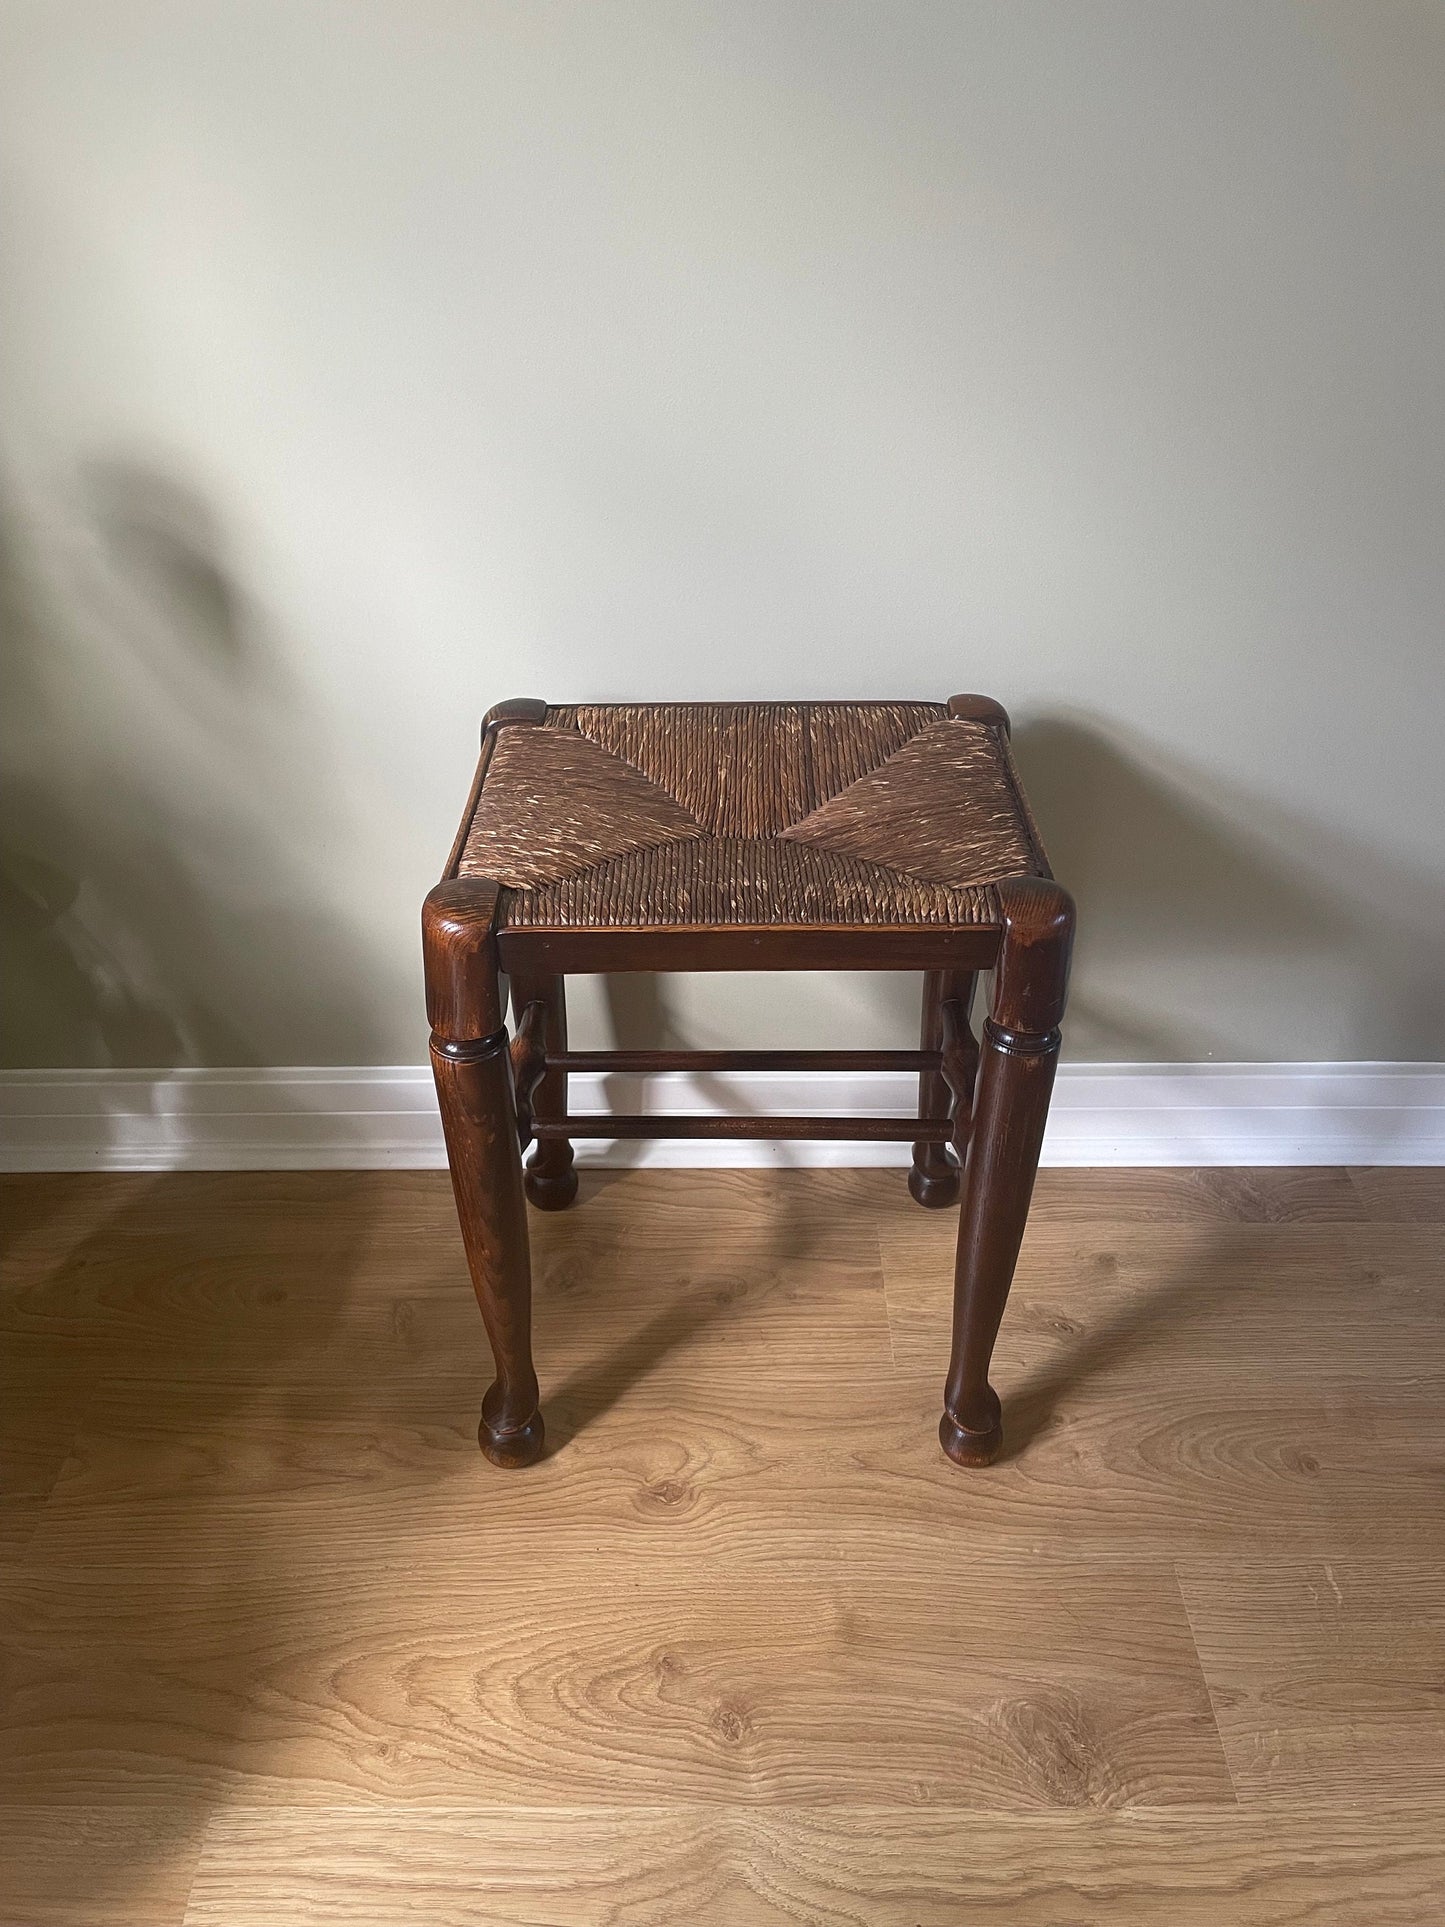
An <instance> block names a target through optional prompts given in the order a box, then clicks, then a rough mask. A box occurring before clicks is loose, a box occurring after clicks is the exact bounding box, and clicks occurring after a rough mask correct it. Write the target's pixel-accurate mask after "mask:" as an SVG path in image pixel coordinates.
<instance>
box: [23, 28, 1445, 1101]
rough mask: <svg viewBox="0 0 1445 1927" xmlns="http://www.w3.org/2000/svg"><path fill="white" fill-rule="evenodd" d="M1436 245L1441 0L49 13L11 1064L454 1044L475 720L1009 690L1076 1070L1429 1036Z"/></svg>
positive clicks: (827, 1021)
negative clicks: (431, 1039)
mask: <svg viewBox="0 0 1445 1927" xmlns="http://www.w3.org/2000/svg"><path fill="white" fill-rule="evenodd" d="M1442 233H1445V8H1442V7H1441V6H1439V5H1438V4H1430V3H1429V0H1426V3H1425V4H1421V5H1418V6H1412V5H1396V4H1393V3H1392V0H1358V4H1344V3H1343V0H1316V3H1315V4H1309V5H1287V4H1282V3H1279V0H1244V3H1243V4H1239V5H1228V4H1222V3H1221V4H1216V3H1215V0H1188V4H1170V3H1169V0H1135V3H1134V4H1105V3H1104V0H1055V3H1054V4H1029V0H994V3H993V4H970V3H969V0H948V3H947V4H940V5H927V4H912V3H910V0H876V3H875V4H871V5H852V4H845V3H843V0H810V4H789V0H769V4H753V3H751V0H717V4H714V5H694V4H688V0H658V4H655V5H654V4H641V3H639V0H572V3H571V4H565V5H547V4H539V3H538V0H517V3H516V4H511V5H489V4H483V3H482V0H475V3H474V4H462V0H450V3H448V4H443V3H442V0H391V4H367V3H366V0H356V3H355V4H346V5H343V4H339V3H338V4H334V5H319V4H307V3H306V0H278V3H277V4H262V3H261V0H252V3H251V4H244V5H242V4H222V3H221V0H210V3H207V0H187V3H186V4H173V5H160V4H154V3H152V0H88V3H87V4H73V3H67V0H6V3H5V4H4V5H3V8H0V247H3V254H0V518H3V541H4V556H5V585H4V586H5V610H6V627H7V670H6V677H7V700H6V703H5V710H4V731H5V748H6V779H5V780H6V788H5V799H4V828H3V838H4V876H5V894H6V947H5V962H6V981H7V994H6V997H5V1003H4V1011H5V1049H6V1052H7V1055H8V1061H9V1062H11V1063H12V1064H22V1065H63V1064H105V1063H116V1064H125V1065H161V1064H173V1063H184V1062H197V1063H212V1064H246V1063H273V1064H287V1063H293V1064H301V1063H330V1062H343V1063H369V1062H400V1061H409V1060H412V1059H415V1058H418V1057H419V1056H420V1055H421V1053H422V1049H423V1030H422V1025H421V1019H420V1005H419V992H418V981H417V980H418V965H417V939H416V921H417V907H418V904H419V901H420V898H421V896H422V894H423V892H424V890H425V888H426V887H427V885H428V883H429V882H430V881H431V880H432V877H433V876H434V874H435V872H436V870H437V868H438V866H439V864H440V861H441V859H442V856H443V855H444V853H445V850H446V847H447V844H448V842H449V839H450V836H451V833H452V829H453V826H454V820H455V817H456V814H457V810H458V806H459V804H460V801H461V798H462V796H463V794H464V793H465V789H466V785H467V781H468V778H469V775H470V771H471V764H472V755H473V745H474V740H475V729H476V721H477V718H478V716H479V715H480V713H481V711H482V710H483V709H484V708H485V707H486V706H487V705H488V704H489V703H490V702H492V701H493V700H495V699H496V698H498V697H500V696H505V695H511V694H516V693H524V694H531V693H536V694H542V695H546V696H550V697H552V698H554V699H558V700H561V699H568V698H594V699H605V698H610V697H632V698H637V697H664V696H671V697H709V696H756V697H785V696H793V695H798V696H802V695H823V694H839V695H845V694H846V695H855V696H877V695H909V696H913V695H928V696H933V695H945V694H947V693H948V692H950V691H952V690H955V689H968V688H974V689H980V690H984V691H987V692H989V693H991V694H994V695H997V696H999V697H1000V698H1002V699H1003V701H1005V702H1006V703H1007V704H1008V705H1009V707H1010V708H1011V709H1012V710H1013V711H1014V714H1015V717H1016V719H1017V722H1018V745H1019V754H1020V759H1021V761H1022V764H1023V766H1024V770H1025V774H1026V776H1027V777H1028V778H1029V780H1030V782H1031V783H1032V785H1033V788H1034V793H1035V796H1036V799H1037V803H1038V809H1039V815H1040V817H1041V820H1042V823H1043V826H1044V830H1045V834H1046V837H1047V838H1048V840H1049V842H1050V844H1051V848H1052V852H1053V855H1054V860H1055V866H1056V868H1057V870H1058V872H1059V874H1060V875H1061V876H1062V877H1063V878H1064V879H1065V880H1066V881H1067V882H1069V883H1071V884H1072V885H1073V886H1074V887H1075V889H1076V892H1077V894H1078V896H1079V899H1080V904H1081V911H1082V917H1083V931H1084V935H1083V939H1082V945H1081V960H1080V966H1079V971H1078V977H1077V996H1076V1007H1075V1021H1074V1023H1073V1027H1072V1031H1071V1036H1070V1047H1071V1049H1072V1050H1073V1052H1074V1053H1075V1055H1077V1056H1092V1057H1098V1058H1142V1059H1180V1058H1194V1057H1208V1056H1215V1057H1221V1058H1226V1059H1230V1058H1265V1059H1273V1058H1301V1059H1330V1058H1354V1057H1364V1058H1370V1057H1380V1058H1396V1057H1399V1058H1407V1059H1422V1058H1439V1057H1442V1056H1445V1049H1442V1043H1445V1037H1442V1031H1445V1011H1442V999H1441V996H1440V982H1441V975H1442V948H1445V935H1442V932H1445V863H1442V853H1441V820H1440V819H1441V800H1442V782H1441V774H1440V769H1441V734H1442V727H1441V726H1442V718H1445V700H1442V698H1445V691H1442V635H1441V631H1442V614H1445V562H1442V558H1445V541H1442V503H1445V434H1442V428H1445V422H1442V413H1445V408H1442V399H1445V397H1442V373H1441V354H1442V333H1445V323H1442V317H1445V243H1442ZM912 995H913V986H912V984H911V983H910V982H905V981H903V980H886V979H871V980H870V979H861V978H853V979H837V980H828V981H826V982H817V981H813V982H807V981H800V980H782V981H779V982H777V983H775V984H769V985H763V984H760V983H759V982H758V981H757V980H752V981H744V980H738V981H733V982H728V981H723V980H717V981H708V980H702V979H698V980H693V981H691V982H673V981H669V982H666V983H664V984H662V985H660V986H658V987H656V988H655V989H654V990H649V988H648V987H647V986H646V985H645V984H642V983H640V982H637V981H630V982H629V981H622V982H619V983H617V984H615V985H614V986H612V988H611V992H610V996H609V995H608V994H606V993H605V992H604V989H603V987H601V986H598V985H585V986H582V987H580V990H579V995H578V997H577V999H576V1004H577V1008H578V1010H579V1012H580V1014H581V1015H580V1022H579V1025H578V1028H579V1030H580V1032H581V1033H582V1034H583V1035H584V1036H585V1035H589V1034H590V1035H591V1036H592V1037H593V1038H596V1039H599V1040H601V1039H603V1038H605V1036H606V1035H607V1025H608V1023H609V1022H611V1023H612V1024H613V1025H614V1027H615V1028H616V1029H618V1030H620V1031H621V1033H622V1034H623V1035H624V1036H625V1037H626V1038H628V1039H629V1040H632V1039H638V1038H641V1037H644V1036H647V1035H657V1034H658V1033H659V1032H660V1031H662V1030H664V1029H667V1028H670V1029H671V1030H672V1032H673V1033H675V1034H676V1035H678V1036H680V1037H682V1038H686V1039H689V1040H692V1041H695V1042H698V1043H704V1042H707V1043H710V1042H715V1041H727V1040H735V1041H745V1040H747V1039H752V1038H755V1039H757V1040H759V1041H766V1040H771V1039H774V1038H783V1037H792V1038H795V1039H798V1040H805V1039H815V1040H817V1041H820V1042H822V1041H832V1040H841V1039H844V1038H853V1039H856V1040H860V1041H861V1040H864V1039H865V1038H866V1039H879V1040H884V1039H887V1038H890V1037H898V1038H903V1037H906V1036H908V1035H909V1034H911V1031H912V1024H913V1017H912V1008H911V1004H912Z"/></svg>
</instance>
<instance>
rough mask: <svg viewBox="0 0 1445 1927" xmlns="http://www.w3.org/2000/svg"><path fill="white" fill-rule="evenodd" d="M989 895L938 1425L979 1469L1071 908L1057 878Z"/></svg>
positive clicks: (1030, 1181) (990, 1436) (962, 1458)
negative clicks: (989, 999)
mask: <svg viewBox="0 0 1445 1927" xmlns="http://www.w3.org/2000/svg"><path fill="white" fill-rule="evenodd" d="M998 893H999V900H1000V905H1001V908H1002V912H1003V923H1004V936H1003V944H1002V947H1001V950H1000V953H999V962H998V968H997V971H996V973H995V979H994V996H993V1009H992V1013H991V1015H990V1016H989V1017H988V1018H987V1019H986V1020H985V1022H984V1026H983V1043H982V1050H981V1057H980V1063H979V1071H978V1084H977V1089H976V1092H975V1095H974V1105H973V1121H972V1131H971V1134H970V1137H969V1143H968V1155H967V1159H966V1161H965V1165H964V1177H963V1211H962V1214H961V1217H960V1220H959V1228H958V1264H957V1269H956V1272H955V1275H954V1298H953V1353H952V1358H951V1360H950V1364H949V1372H948V1384H947V1387H946V1389H945V1392H944V1410H943V1418H942V1420H941V1422H940V1424H939V1428H938V1434H939V1438H940V1440H941V1442H942V1444H943V1449H944V1451H945V1452H946V1453H947V1454H948V1456H949V1458H951V1459H952V1460H953V1461H954V1463H955V1464H957V1465H988V1464H989V1463H990V1462H991V1461H992V1460H993V1459H995V1458H996V1457H997V1456H998V1453H999V1450H1000V1448H1001V1447H1002V1445H1003V1420H1002V1415H1001V1413H1000V1409H999V1401H998V1395H997V1394H996V1393H995V1391H994V1389H993V1387H992V1386H991V1385H990V1384H989V1382H988V1369H989V1361H990V1360H991V1358H992V1357H993V1347H994V1340H995V1339H996V1338H997V1336H998V1328H999V1323H1000V1321H1001V1319H1002V1318H1003V1311H1004V1306H1005V1304H1006V1303H1007V1301H1008V1294H1009V1286H1010V1285H1011V1284H1012V1283H1013V1275H1014V1266H1015V1264H1016V1262H1017V1260H1018V1254H1019V1246H1020V1244H1021V1243H1022V1240H1023V1234H1024V1225H1025V1223H1026V1221H1027V1219H1028V1210H1029V1200H1030V1198H1031V1196H1032V1195H1033V1188H1034V1176H1035V1173H1036V1172H1037V1170H1038V1162H1039V1147H1040V1145H1041V1144H1042V1142H1043V1135H1044V1123H1045V1120H1046V1119H1047V1117H1048V1110H1049V1093H1050V1091H1051V1090H1052V1088H1053V1082H1054V1068H1055V1065H1056V1064H1057V1062H1058V1055H1059V1043H1060V1038H1059V1028H1058V1026H1059V1020H1060V1019H1061V1017H1062V1016H1063V1011H1064V996H1065V990H1066V986H1067V980H1068V962H1069V949H1070V945H1071V943H1072V939H1073V925H1074V911H1073V904H1072V902H1071V900H1070V898H1069V896H1068V893H1067V892H1066V891H1064V890H1062V889H1060V888H1059V886H1058V885H1057V884H1055V883H1052V882H1049V881H1047V880H1045V879H1043V878H1019V879H1015V880H1011V881H1009V882H1006V883H1002V884H1000V885H999V886H998Z"/></svg>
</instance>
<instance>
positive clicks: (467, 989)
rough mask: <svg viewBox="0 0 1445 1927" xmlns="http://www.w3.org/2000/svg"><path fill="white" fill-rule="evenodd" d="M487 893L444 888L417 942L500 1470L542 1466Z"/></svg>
mask: <svg viewBox="0 0 1445 1927" xmlns="http://www.w3.org/2000/svg"><path fill="white" fill-rule="evenodd" d="M497 895H498V893H497V890H496V887H495V886H494V885H490V884H478V883H473V882H466V881H458V882H453V883H441V884H438V885H437V886H436V888H435V889H434V890H433V891H432V892H431V894H430V895H429V896H428V898H427V900H426V906H425V911H424V914H423V920H422V941H423V951H424V959H425V964H426V986H427V1014H428V1016H429V1017H430V1019H431V1024H432V1036H431V1061H432V1074H433V1077H434V1078H435V1080H436V1089H437V1102H438V1105H439V1106H440V1109H441V1118H442V1129H443V1131H444V1132H445V1134H446V1145H447V1160H448V1163H449V1164H450V1166H451V1174H452V1187H453V1189H454V1191H455V1193H456V1200H457V1215H458V1218H459V1219H460V1221H461V1231H462V1242H463V1244H464V1245H465V1247H466V1253H467V1264H468V1267H469V1269H470V1271H471V1275H472V1285H473V1288H474V1289H475V1291H476V1295H477V1302H478V1304H479V1305H480V1306H481V1311H482V1318H483V1321H484V1322H485V1325H486V1328H487V1337H488V1339H489V1340H490V1342H491V1347H492V1357H493V1359H494V1361H495V1364H496V1369H497V1376H496V1378H495V1380H494V1381H493V1383H492V1385H491V1387H490V1389H489V1390H488V1392H487V1395H486V1397H485V1398H484V1400H483V1401H482V1418H481V1428H480V1432H479V1439H480V1442H481V1446H482V1450H483V1451H484V1452H485V1453H486V1455H487V1457H488V1458H489V1459H491V1460H492V1462H493V1463H494V1464H496V1465H500V1466H507V1467H512V1466H521V1465H529V1464H531V1463H532V1462H533V1461H534V1460H535V1459H537V1458H539V1457H540V1456H541V1452H542V1438H543V1427H542V1416H541V1413H540V1411H539V1410H538V1405H537V1374H536V1372H535V1370H534V1369H533V1365H532V1335H531V1334H532V1273H531V1257H530V1253H529V1250H528V1245H527V1212H526V1203H525V1200H524V1196H523V1192H522V1161H521V1153H520V1148H519V1144H518V1137H517V1116H516V1109H515V1106H514V1103H513V1098H512V1076H511V1063H510V1059H509V1056H508V1048H507V1033H506V1031H505V1029H503V1028H502V1001H501V987H500V984H499V981H498V975H497V962H496V943H495V939H494V936H493V919H494V917H495V914H496V908H497Z"/></svg>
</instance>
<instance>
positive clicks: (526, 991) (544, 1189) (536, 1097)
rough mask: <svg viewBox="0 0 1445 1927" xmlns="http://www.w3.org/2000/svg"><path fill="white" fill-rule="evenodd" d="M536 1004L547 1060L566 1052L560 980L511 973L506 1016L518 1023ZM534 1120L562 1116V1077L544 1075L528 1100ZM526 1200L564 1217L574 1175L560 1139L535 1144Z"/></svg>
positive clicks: (564, 1081)
mask: <svg viewBox="0 0 1445 1927" xmlns="http://www.w3.org/2000/svg"><path fill="white" fill-rule="evenodd" d="M534 1003H535V1004H541V1005H542V1007H543V1009H544V1010H545V1011H546V1013H547V1020H546V1026H545V1029H544V1031H543V1045H544V1048H545V1050H546V1052H547V1055H548V1056H549V1057H552V1056H555V1055H556V1054H557V1053H558V1052H559V1051H564V1050H566V1048H567V992H566V987H565V984H564V981H563V979H562V978H561V977H560V976H558V975H557V974H556V973H555V972H553V971H544V970H537V971H530V970H528V971H524V970H518V971H514V972H513V973H512V1015H513V1017H514V1018H515V1019H516V1020H517V1021H518V1022H520V1021H521V1017H522V1012H523V1011H524V1010H525V1009H526V1008H527V1006H528V1004H534ZM532 1115H533V1117H534V1118H558V1117H565V1116H566V1115H567V1073H566V1071H548V1072H547V1074H546V1075H545V1076H544V1077H543V1079H542V1081H541V1082H540V1083H539V1084H538V1086H537V1089H536V1091H535V1093H534V1094H533V1097H532ZM522 1182H523V1184H524V1186H525V1187H526V1192H527V1196H528V1198H529V1199H530V1200H531V1202H532V1203H533V1204H535V1205H536V1207H537V1209H538V1210H539V1211H565V1210H566V1208H567V1206H568V1205H569V1204H571V1203H572V1201H573V1199H574V1198H575V1197H576V1196H577V1173H576V1171H575V1170H574V1169H573V1165H572V1146H571V1145H570V1144H569V1143H568V1142H567V1140H566V1138H548V1139H547V1140H546V1142H545V1143H542V1144H539V1145H538V1146H537V1148H536V1149H535V1150H534V1151H533V1153H532V1155H531V1157H530V1158H529V1159H528V1161H527V1165H526V1169H525V1170H524V1172H523V1174H522Z"/></svg>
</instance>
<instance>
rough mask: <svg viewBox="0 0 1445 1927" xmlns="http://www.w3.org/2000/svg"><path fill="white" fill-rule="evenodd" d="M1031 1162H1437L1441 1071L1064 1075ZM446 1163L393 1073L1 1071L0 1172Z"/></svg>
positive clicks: (656, 1088) (811, 1082)
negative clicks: (1040, 1158)
mask: <svg viewBox="0 0 1445 1927" xmlns="http://www.w3.org/2000/svg"><path fill="white" fill-rule="evenodd" d="M916 1089H917V1083H916V1079H914V1078H913V1077H912V1076H909V1075H888V1076H877V1077H870V1076H856V1075H853V1074H851V1073H848V1072H823V1073H819V1074H816V1075H813V1076H806V1077H804V1076H795V1075H793V1074H791V1073H777V1072H754V1073H751V1074H749V1075H732V1076H702V1077H695V1076H693V1075H691V1074H690V1073H679V1072H669V1073H666V1074H664V1075H661V1076H658V1077H653V1078H648V1079H642V1078H637V1077H614V1078H603V1077H600V1076H596V1075H590V1076H577V1077H574V1078H573V1080H572V1097H571V1102H572V1105H573V1108H574V1109H575V1110H576V1111H579V1112H581V1111H604V1110H614V1111H647V1110H655V1111H658V1112H665V1111H702V1112H711V1113H714V1114H717V1113H724V1112H756V1113H763V1114H765V1113H768V1112H779V1113H790V1112H791V1113H796V1112H802V1111H816V1112H819V1113H823V1112H839V1113H847V1112H858V1113H868V1112H870V1111H871V1112H875V1113H877V1114H879V1115H886V1114H888V1113H903V1114H906V1113H907V1112H908V1111H909V1110H911V1109H912V1106H913V1101H914V1095H915V1092H916ZM1043 1155H1044V1163H1045V1164H1053V1165H1130V1164H1135V1165H1141V1164H1153V1165H1211V1164H1224V1165H1230V1164H1236V1165H1248V1164H1256V1165H1262V1164H1276V1165H1278V1164H1442V1163H1445V1065H1439V1064H1364V1063H1358V1064H1354V1063H1344V1064H1065V1065H1064V1066H1063V1067H1062V1068H1061V1070H1060V1072H1059V1081H1058V1084H1057V1086H1056V1088H1055V1093H1054V1101H1053V1108H1052V1111H1051V1114H1050V1118H1049V1129H1048V1135H1047V1137H1046V1138H1045V1141H1044V1154H1043ZM578 1159H579V1162H584V1163H595V1164H603V1163H605V1164H611V1165H619V1164H650V1165H663V1164H665V1165H729V1164H731V1165H817V1164H833V1165H862V1164H903V1163H907V1161H908V1147H907V1146H906V1145H899V1144H843V1143H833V1142H808V1143H797V1144H792V1143H776V1142H759V1141H751V1142H749V1141H743V1142H734V1141H721V1140H713V1141H697V1140H687V1139H683V1140H676V1139H674V1140H671V1141H665V1142H662V1143H650V1142H643V1143H637V1142H633V1143H615V1142H612V1143H609V1142H608V1141H606V1140H600V1139H599V1140H590V1141H583V1142H580V1143H579V1145H578ZM445 1161H446V1158H445V1152H444V1150H443V1147H442V1135H441V1126H440V1123H439V1121H438V1118H437V1110H436V1101H435V1098H434V1096H433V1093H432V1084H431V1074H430V1072H429V1071H427V1070H424V1069H418V1068H414V1067H413V1066H411V1065H398V1066H390V1067H388V1066H382V1067H356V1068H353V1067H348V1066H342V1067H335V1068H332V1067H303V1068H301V1069H290V1070H288V1069H267V1070H181V1071H154V1072H143V1071H9V1072H3V1073H0V1169H4V1170H9V1171H158V1170H191V1171H257V1170H308V1169H351V1170H357V1169H363V1170H372V1169H383V1168H387V1167H395V1168H404V1167H411V1168H429V1167H432V1166H439V1165H442V1164H444V1163H445Z"/></svg>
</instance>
